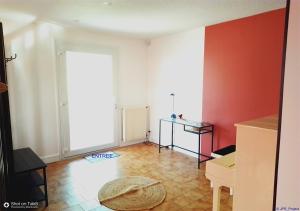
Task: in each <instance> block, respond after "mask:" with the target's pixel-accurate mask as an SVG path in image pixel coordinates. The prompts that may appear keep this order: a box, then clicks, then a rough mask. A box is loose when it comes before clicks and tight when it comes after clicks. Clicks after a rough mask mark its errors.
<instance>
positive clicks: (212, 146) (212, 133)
mask: <svg viewBox="0 0 300 211" xmlns="http://www.w3.org/2000/svg"><path fill="white" fill-rule="evenodd" d="M211 127H212V129H211V152H214V133H215V127H214V125H212V126H211Z"/></svg>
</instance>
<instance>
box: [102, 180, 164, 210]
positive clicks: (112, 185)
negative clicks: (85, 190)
mask: <svg viewBox="0 0 300 211" xmlns="http://www.w3.org/2000/svg"><path fill="white" fill-rule="evenodd" d="M165 197H166V190H165V188H164V186H163V185H162V184H161V183H160V182H159V181H157V180H154V179H150V178H147V177H139V176H132V177H124V178H120V179H116V180H113V181H111V182H108V183H106V184H105V185H104V186H103V187H102V188H101V190H100V191H99V193H98V198H99V201H100V203H101V204H103V205H104V206H106V207H108V208H110V209H113V210H145V209H151V208H153V207H155V206H157V205H159V204H161V203H162V202H163V201H164V199H165Z"/></svg>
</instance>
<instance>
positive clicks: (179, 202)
mask: <svg viewBox="0 0 300 211" xmlns="http://www.w3.org/2000/svg"><path fill="white" fill-rule="evenodd" d="M114 151H115V152H117V153H119V154H120V155H121V156H120V157H118V158H113V159H108V160H104V161H100V162H98V163H90V162H88V161H87V160H85V159H83V158H76V159H72V160H65V161H60V162H56V163H52V164H49V165H48V169H47V173H48V193H49V206H48V208H47V209H44V208H40V210H51V211H52V210H53V211H60V210H63V211H69V210H70V211H78V210H91V211H108V210H110V209H108V208H106V207H104V206H101V205H100V204H99V202H98V200H97V193H98V191H99V189H100V188H101V186H102V185H103V184H105V183H106V182H108V181H110V180H113V179H116V178H119V177H122V176H134V175H140V176H147V177H151V178H154V179H157V180H160V181H161V182H162V183H163V184H164V185H165V187H166V190H167V196H166V199H165V201H164V202H163V203H162V204H161V205H159V206H157V207H155V208H154V209H152V210H153V211H190V210H191V211H192V210H193V211H196V210H197V211H211V210H212V190H211V188H210V183H209V180H207V179H206V178H205V175H204V173H205V163H203V164H201V168H200V170H199V169H197V160H196V158H193V157H190V156H187V155H184V154H182V153H179V152H176V151H172V150H167V149H163V150H162V153H161V154H159V153H158V148H157V146H155V145H146V144H138V145H133V146H129V147H124V148H119V149H116V150H114ZM221 198H222V199H221V200H222V207H221V210H222V211H229V210H231V207H232V196H229V190H228V189H225V188H224V189H223V191H222V197H221Z"/></svg>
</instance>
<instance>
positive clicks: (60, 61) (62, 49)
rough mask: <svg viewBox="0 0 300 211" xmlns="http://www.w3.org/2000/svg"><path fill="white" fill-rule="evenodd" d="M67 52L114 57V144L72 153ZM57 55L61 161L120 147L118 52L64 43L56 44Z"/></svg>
mask: <svg viewBox="0 0 300 211" xmlns="http://www.w3.org/2000/svg"><path fill="white" fill-rule="evenodd" d="M67 51H75V52H85V53H95V54H108V55H111V56H112V61H113V95H114V98H115V105H114V134H113V135H114V142H113V143H112V144H106V145H101V146H95V147H89V148H86V149H82V150H75V151H72V152H71V151H70V146H69V145H70V128H69V113H68V112H69V110H68V103H67V102H64V100H63V99H67V83H66V74H65V73H66V63H65V61H66V60H65V57H66V52H67ZM56 55H57V68H56V80H57V108H58V114H59V117H58V122H59V139H60V140H59V158H60V160H64V159H67V158H69V157H72V156H77V155H80V154H86V153H89V152H94V151H100V150H104V149H108V148H112V147H116V146H119V145H120V142H121V133H120V131H121V128H120V122H121V119H120V109H119V93H118V78H119V77H118V69H119V68H118V50H117V49H115V48H111V47H106V46H101V45H94V44H85V43H84V44H83V43H78V42H76V43H75V42H62V43H59V44H58V43H56Z"/></svg>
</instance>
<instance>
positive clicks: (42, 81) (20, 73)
mask: <svg viewBox="0 0 300 211" xmlns="http://www.w3.org/2000/svg"><path fill="white" fill-rule="evenodd" d="M5 40H6V47H7V53H17V54H18V59H16V60H14V61H13V62H11V63H10V64H9V66H8V81H9V94H10V104H11V115H12V132H13V143H14V147H15V148H21V147H31V148H32V149H33V150H34V151H36V152H37V153H38V154H39V155H40V156H41V157H43V158H45V159H46V161H52V160H57V159H58V155H59V141H60V133H59V132H60V131H59V114H58V113H59V112H58V111H59V110H58V102H57V80H56V79H57V77H56V73H57V72H56V71H57V65H56V63H57V58H58V56H57V55H56V53H57V51H58V50H61V49H56V48H60V47H61V46H62V45H63V43H64V42H65V41H68V42H76V43H81V44H83V45H85V44H86V45H100V46H105V47H108V48H112V49H114V50H115V51H116V52H117V54H118V59H119V61H118V81H117V82H118V92H119V107H120V108H121V107H124V106H144V105H147V95H146V92H147V69H146V61H147V60H146V56H147V45H146V42H145V41H144V40H141V39H133V38H126V37H118V36H114V35H109V34H101V33H95V32H93V31H86V30H85V31H83V30H80V29H76V30H75V29H71V28H63V27H59V26H55V25H52V24H45V23H36V24H32V25H30V26H28V27H26V28H25V29H23V30H21V31H19V32H16V33H14V34H11V35H9V36H6V37H5Z"/></svg>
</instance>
